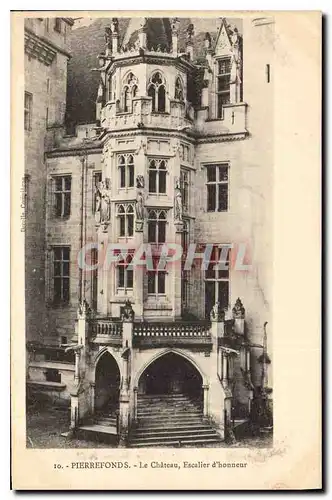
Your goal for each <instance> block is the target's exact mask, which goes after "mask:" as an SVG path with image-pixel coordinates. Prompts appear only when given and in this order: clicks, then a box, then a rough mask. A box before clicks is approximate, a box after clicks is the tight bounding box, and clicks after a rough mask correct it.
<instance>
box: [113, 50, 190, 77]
mask: <svg viewBox="0 0 332 500" xmlns="http://www.w3.org/2000/svg"><path fill="white" fill-rule="evenodd" d="M142 63H147V64H157V65H160V66H169V65H170V64H172V65H174V66H175V67H176V68H178V69H182V70H183V69H187V70H188V69H189V70H192V71H194V69H195V66H194V65H193V64H192V63H190V62H189V61H186V60H185V59H183V58H181V57H179V56H177V57H175V56H174V55H173V54H171V53H167V52H161V53H158V52H146V53H144V54H143V55H141V54H137V55H135V54H130V52H129V53H128V55H126V53H124V54H123V57H121V58H119V59H116V58H114V59H112V61H111V62H109V63H108V64H107V71H109V70H110V69H111V68H112V72H113V71H114V70H115V69H116V68H119V67H122V66H136V65H137V64H142Z"/></svg>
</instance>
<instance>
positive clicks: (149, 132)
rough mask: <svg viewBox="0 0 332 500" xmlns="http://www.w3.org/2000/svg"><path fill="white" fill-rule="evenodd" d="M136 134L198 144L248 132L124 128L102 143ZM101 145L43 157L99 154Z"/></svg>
mask: <svg viewBox="0 0 332 500" xmlns="http://www.w3.org/2000/svg"><path fill="white" fill-rule="evenodd" d="M136 136H147V137H161V136H162V137H169V138H177V139H182V140H186V141H188V142H190V143H191V144H192V145H199V144H209V143H217V142H228V141H240V140H244V139H246V138H247V137H248V136H249V133H248V132H243V133H238V134H219V135H209V136H201V137H196V138H194V137H188V135H186V134H183V133H181V132H177V131H172V130H160V129H126V130H117V131H112V132H106V134H105V135H104V137H103V145H104V144H106V143H108V142H109V140H111V139H113V138H114V139H116V138H120V137H136ZM103 145H100V146H91V147H87V146H81V147H80V146H77V147H76V148H72V149H68V148H65V147H64V148H61V147H60V148H58V149H54V150H53V151H48V152H46V153H45V158H58V157H65V156H82V155H84V154H101V153H102V152H103Z"/></svg>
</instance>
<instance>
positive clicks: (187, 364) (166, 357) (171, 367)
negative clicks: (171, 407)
mask: <svg viewBox="0 0 332 500" xmlns="http://www.w3.org/2000/svg"><path fill="white" fill-rule="evenodd" d="M202 386H203V378H202V375H201V374H200V372H199V371H198V369H197V368H196V367H195V366H194V364H193V363H192V362H191V361H190V360H188V359H187V358H185V357H184V356H181V355H180V354H178V353H176V352H167V353H165V354H163V355H161V356H159V357H158V358H157V359H155V360H153V361H152V362H151V363H150V364H149V365H148V366H147V367H146V368H145V369H144V371H143V372H142V373H141V375H140V377H139V380H138V394H139V395H147V396H148V395H151V396H153V395H161V396H162V395H171V394H184V395H186V396H188V397H190V399H194V400H196V401H197V402H200V403H202V402H203V389H202Z"/></svg>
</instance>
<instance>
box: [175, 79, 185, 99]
mask: <svg viewBox="0 0 332 500" xmlns="http://www.w3.org/2000/svg"><path fill="white" fill-rule="evenodd" d="M174 98H175V99H177V100H178V101H183V100H184V92H183V86H182V82H181V80H180V78H179V77H178V78H177V79H176V82H175V92H174Z"/></svg>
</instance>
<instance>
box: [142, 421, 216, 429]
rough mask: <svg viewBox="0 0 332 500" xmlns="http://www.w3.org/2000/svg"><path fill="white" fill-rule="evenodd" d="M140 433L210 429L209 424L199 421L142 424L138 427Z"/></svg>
mask: <svg viewBox="0 0 332 500" xmlns="http://www.w3.org/2000/svg"><path fill="white" fill-rule="evenodd" d="M138 428H139V429H140V430H142V432H145V431H149V430H150V429H151V430H156V431H158V430H165V429H171V430H172V429H188V428H190V429H193V430H194V429H211V426H210V425H209V424H205V423H204V422H202V421H201V420H197V421H190V420H189V421H180V422H174V423H173V422H170V423H168V422H165V423H163V422H159V423H158V422H151V423H149V422H146V421H144V422H142V423H141V424H140V425H139V427H138Z"/></svg>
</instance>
